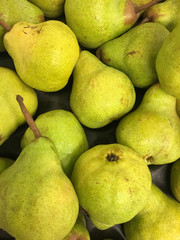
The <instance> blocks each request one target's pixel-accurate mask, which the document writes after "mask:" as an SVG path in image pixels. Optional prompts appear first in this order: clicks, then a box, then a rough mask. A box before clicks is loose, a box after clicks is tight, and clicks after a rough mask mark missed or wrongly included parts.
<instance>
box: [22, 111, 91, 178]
mask: <svg viewBox="0 0 180 240" xmlns="http://www.w3.org/2000/svg"><path fill="white" fill-rule="evenodd" d="M35 123H36V125H37V127H38V129H39V130H40V132H41V134H42V135H43V136H46V137H48V138H50V139H51V140H52V141H53V143H54V144H55V146H56V149H57V153H58V156H59V158H60V160H61V165H62V168H63V171H64V172H65V173H66V175H67V176H68V177H70V176H71V173H72V170H73V167H74V164H75V162H76V160H77V159H78V157H79V156H80V155H81V154H82V153H83V152H84V151H85V150H87V149H88V141H87V137H86V134H85V132H84V129H83V127H82V126H81V124H80V123H79V121H78V120H77V118H76V117H75V116H74V115H73V113H71V112H69V111H65V110H62V109H57V110H52V111H49V112H45V113H43V114H40V115H39V116H38V117H37V119H36V120H35ZM33 139H34V135H33V132H32V130H31V129H30V128H28V129H27V130H26V132H25V134H24V135H23V137H22V139H21V147H22V148H24V147H25V146H27V145H28V144H29V143H30V142H31V141H32V140H33Z"/></svg>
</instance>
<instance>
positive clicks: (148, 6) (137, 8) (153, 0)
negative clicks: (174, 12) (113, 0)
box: [135, 0, 162, 13]
mask: <svg viewBox="0 0 180 240" xmlns="http://www.w3.org/2000/svg"><path fill="white" fill-rule="evenodd" d="M159 2H162V0H151V1H150V2H148V3H146V4H144V5H142V6H137V7H135V11H136V13H140V12H141V11H144V10H146V9H148V8H150V7H152V6H153V5H155V4H157V3H159Z"/></svg>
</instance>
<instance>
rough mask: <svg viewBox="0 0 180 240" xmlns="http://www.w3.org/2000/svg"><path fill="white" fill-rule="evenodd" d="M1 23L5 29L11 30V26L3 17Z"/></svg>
mask: <svg viewBox="0 0 180 240" xmlns="http://www.w3.org/2000/svg"><path fill="white" fill-rule="evenodd" d="M0 25H1V26H2V27H3V28H5V30H6V31H7V32H9V31H10V30H11V28H12V27H11V26H9V25H8V24H7V23H6V22H4V21H3V20H2V19H0Z"/></svg>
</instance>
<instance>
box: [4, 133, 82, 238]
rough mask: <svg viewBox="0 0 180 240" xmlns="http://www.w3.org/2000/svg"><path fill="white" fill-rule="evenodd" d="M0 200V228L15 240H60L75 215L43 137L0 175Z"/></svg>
mask: <svg viewBox="0 0 180 240" xmlns="http://www.w3.org/2000/svg"><path fill="white" fill-rule="evenodd" d="M0 199H1V201H0V228H2V229H3V230H4V231H6V232H7V233H9V234H10V235H11V236H13V237H14V238H16V239H19V240H30V239H32V236H33V239H34V240H41V239H43V240H49V239H53V240H59V239H63V238H64V237H65V236H66V235H67V234H68V233H69V232H70V230H71V229H72V227H73V226H74V224H75V222H76V219H77V216H78V210H79V204H78V199H77V195H76V193H75V191H74V188H73V186H72V184H71V182H70V180H69V179H68V178H67V177H66V175H65V174H64V172H63V170H62V167H61V163H60V160H59V158H58V156H57V153H56V149H55V146H54V144H53V143H52V142H51V141H50V140H49V139H48V138H45V137H40V138H37V139H36V140H34V141H32V142H31V143H30V144H29V145H28V146H27V147H26V148H24V149H23V151H22V152H21V154H20V155H19V157H18V159H17V160H16V161H15V163H14V164H13V165H11V166H10V167H9V168H8V169H7V170H5V171H4V172H3V173H2V174H1V175H0ZM47 226H48V227H47Z"/></svg>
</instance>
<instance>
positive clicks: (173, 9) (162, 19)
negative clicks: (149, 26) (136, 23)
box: [143, 0, 180, 31]
mask: <svg viewBox="0 0 180 240" xmlns="http://www.w3.org/2000/svg"><path fill="white" fill-rule="evenodd" d="M143 18H144V19H146V18H147V19H148V21H151V22H157V23H160V24H162V25H163V26H165V27H166V28H167V29H168V30H169V31H172V30H173V29H174V28H175V27H176V26H177V25H178V24H179V23H180V1H179V0H166V1H164V2H162V3H158V4H155V5H154V6H152V7H150V8H148V9H147V10H146V11H145V12H144V15H143Z"/></svg>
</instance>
